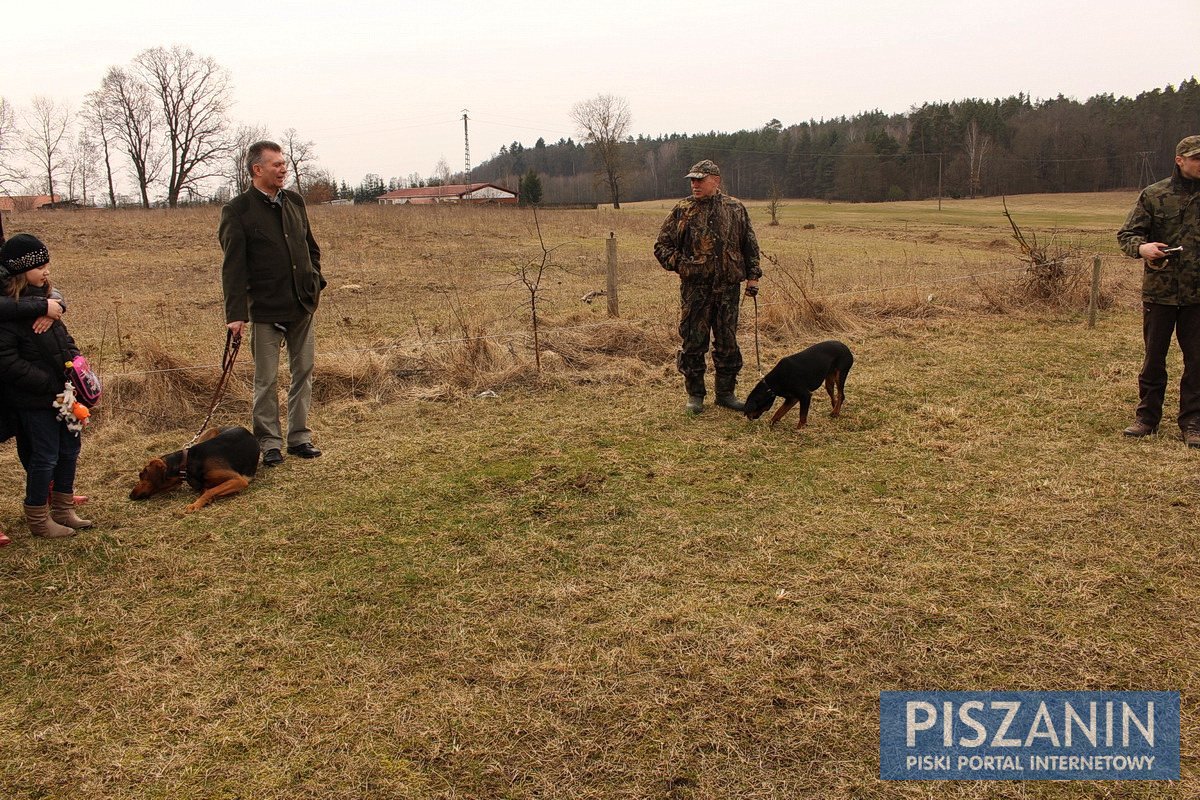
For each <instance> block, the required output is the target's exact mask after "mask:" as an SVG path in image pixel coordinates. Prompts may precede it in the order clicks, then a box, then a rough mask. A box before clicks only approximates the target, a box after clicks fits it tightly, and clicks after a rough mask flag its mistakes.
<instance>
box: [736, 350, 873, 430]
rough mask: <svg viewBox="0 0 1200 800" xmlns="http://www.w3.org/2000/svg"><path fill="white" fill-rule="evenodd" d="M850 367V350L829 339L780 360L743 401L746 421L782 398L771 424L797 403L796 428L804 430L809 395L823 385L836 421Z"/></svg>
mask: <svg viewBox="0 0 1200 800" xmlns="http://www.w3.org/2000/svg"><path fill="white" fill-rule="evenodd" d="M853 365H854V354H853V353H851V352H850V348H849V347H846V345H844V344H842V343H841V342H838V341H834V340H832V339H831V340H830V341H828V342H821V343H820V344H814V345H813V346H812V347H809V348H808V349H806V350H801V351H800V352H799V353H795V354H793V355H790V356H787V357H786V358H783V359H780V361H779V363H778V364H776V365H775V369H773V370H771V371H770V372H768V373H767V374H766V377H764V378H763V379H762V380H761V381H759V382H758V385H757V386H755V387H754V389H753V391H751V392H750V396H749V397H747V398H746V410H745V414H746V417H747V419H758V418H759V417H761V416H762V415H763V412H765V411H767V409H769V408H770V407H771V406H773V405H774V404H775V398H776V397H782V398H783V405H782V406H780V408H779V410H778V411H776V412H775V416H773V417H771V424H772V425H774V424H775V423H776V422H779V420H780V418H782V417H783V415H784V414H786V413H787V412H788V411H790V410H791V408H792V406H794V405H796V403H799V404H800V422H799V423H798V424H797V425H796V428H797V429H799V428H803V427H804V426H805V425H807V424H808V407H809V405H810V404H811V403H812V393H813V392H815V391H816V390H817V389H819V388H820V387H821V384H822V383H824V384H825V391H827V392H829V400H830V402H832V403H833V416H835V417H837V416H839V415H840V414H841V413H842V403H844V402H845V401H846V376H847V375H848V374H849V373H850V367H852V366H853Z"/></svg>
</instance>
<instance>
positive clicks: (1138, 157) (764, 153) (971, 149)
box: [471, 77, 1200, 203]
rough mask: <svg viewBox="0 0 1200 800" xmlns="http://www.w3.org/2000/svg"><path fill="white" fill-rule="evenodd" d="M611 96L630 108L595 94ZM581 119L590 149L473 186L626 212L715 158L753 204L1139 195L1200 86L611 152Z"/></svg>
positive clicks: (494, 163) (1197, 99)
mask: <svg viewBox="0 0 1200 800" xmlns="http://www.w3.org/2000/svg"><path fill="white" fill-rule="evenodd" d="M605 99H608V100H610V101H611V100H617V101H619V100H620V99H619V98H608V97H606V96H601V97H598V98H595V100H605ZM588 102H594V101H588ZM583 105H584V104H580V105H577V106H576V110H580V109H581V107H582V106H583ZM585 110H586V109H585ZM609 116H610V117H611V112H610V113H609ZM573 118H574V119H575V120H576V123H577V125H579V129H580V134H581V139H582V141H581V142H576V141H575V140H574V139H572V138H562V139H559V140H558V141H557V142H554V143H547V142H546V141H545V140H544V139H538V140H537V142H535V143H534V145H533V146H532V147H526V146H524V145H522V144H521V143H520V142H515V141H514V142H513V143H512V144H511V145H506V146H505V147H502V148H501V150H500V152H499V154H497V155H496V156H495V157H493V158H491V159H489V160H488V161H486V162H484V163H483V164H480V165H479V166H478V167H476V168H475V169H473V170H472V171H471V180H473V181H480V182H494V183H500V184H503V185H508V186H516V185H518V184H519V182H520V181H521V180H522V179H524V178H525V177H526V176H528V174H529V173H530V172H532V173H534V174H536V175H538V176H539V177H540V179H541V185H542V187H543V193H544V201H545V202H547V203H578V202H597V201H601V202H618V203H619V201H620V200H648V199H656V198H662V197H675V196H682V195H684V194H686V191H687V185H686V182H685V181H684V180H683V177H682V176H683V175H684V174H685V173H686V172H687V169H688V167H690V166H691V165H692V164H693V163H695V162H697V161H700V160H701V159H705V158H711V159H713V160H715V161H716V162H718V164H720V166H721V171H722V175H723V179H724V186H725V189H726V191H728V192H729V193H731V194H734V195H738V196H741V197H747V198H769V197H772V196H780V195H782V196H787V197H805V198H818V199H827V200H848V201H880V200H916V199H923V198H930V197H935V196H947V197H975V196H979V195H997V194H1018V193H1040V192H1092V191H1108V190H1112V189H1127V188H1135V187H1141V186H1144V185H1146V184H1149V183H1152V182H1153V181H1155V180H1158V179H1161V178H1164V177H1166V176H1167V175H1169V174H1170V172H1171V168H1172V164H1173V157H1174V147H1175V143H1176V142H1177V141H1178V140H1179V139H1181V138H1182V137H1183V136H1186V135H1189V134H1193V133H1197V132H1200V83H1198V82H1197V80H1196V78H1195V77H1191V78H1189V79H1187V80H1185V81H1183V82H1182V83H1180V84H1179V85H1178V86H1167V87H1166V88H1163V89H1153V90H1150V91H1146V92H1142V93H1140V94H1138V95H1137V96H1136V97H1132V98H1130V97H1116V96H1114V95H1112V94H1100V95H1096V96H1094V97H1091V98H1089V99H1087V100H1086V101H1084V102H1080V101H1077V100H1075V99H1072V98H1067V97H1063V96H1061V95H1060V96H1058V97H1056V98H1053V99H1050V100H1038V101H1034V100H1032V99H1031V98H1030V97H1029V96H1027V95H1025V94H1018V95H1015V96H1011V97H1006V98H1002V99H993V100H984V99H967V100H956V101H952V102H939V103H924V104H922V105H920V106H915V107H913V108H912V109H910V110H909V111H908V112H907V113H904V114H884V113H882V112H879V111H869V112H864V113H861V114H856V115H854V116H852V117H838V118H836V119H829V120H812V121H809V122H802V123H799V124H794V125H786V126H785V125H783V124H782V123H781V122H780V121H779V120H778V119H772V120H770V121H769V122H767V123H766V124H764V125H763V126H762V127H760V128H756V129H752V130H740V131H736V132H734V133H718V132H709V133H701V134H669V135H664V136H656V137H647V136H637V137H634V136H629V135H627V134H625V133H624V132H621V136H620V137H619V139H618V140H617V141H615V142H614V141H612V140H611V138H610V139H609V141H608V146H607V147H605V146H604V141H603V136H598V135H597V134H596V130H595V129H594V128H593V129H588V128H587V127H585V126H584V125H583V123H582V122H581V121H580V118H579V116H578V115H575V114H573ZM592 119H593V121H595V117H594V116H593V118H592ZM611 133H612V130H608V131H603V130H602V131H601V134H611ZM614 153H615V156H614ZM614 157H615V158H616V161H617V165H618V167H617V170H616V175H615V176H614V174H613V170H612V168H611V163H610V162H611V161H612V160H613V159H614Z"/></svg>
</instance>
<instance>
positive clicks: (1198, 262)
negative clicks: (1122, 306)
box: [1117, 169, 1200, 306]
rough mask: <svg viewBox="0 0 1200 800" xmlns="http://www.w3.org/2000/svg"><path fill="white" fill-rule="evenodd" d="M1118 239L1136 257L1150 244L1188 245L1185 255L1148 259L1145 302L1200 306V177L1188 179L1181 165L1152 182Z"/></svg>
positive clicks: (1143, 297) (1143, 193)
mask: <svg viewBox="0 0 1200 800" xmlns="http://www.w3.org/2000/svg"><path fill="white" fill-rule="evenodd" d="M1117 241H1118V242H1120V244H1121V250H1122V251H1123V252H1124V253H1125V255H1127V256H1129V257H1130V258H1139V257H1140V256H1139V254H1138V248H1139V247H1140V246H1141V245H1143V244H1145V243H1146V242H1164V243H1166V244H1167V245H1169V246H1171V247H1177V246H1179V245H1182V246H1183V252H1182V253H1176V254H1174V255H1172V256H1170V257H1169V258H1166V259H1162V260H1159V261H1144V266H1143V271H1142V300H1143V301H1144V302H1147V303H1161V304H1163V305H1171V306H1186V305H1196V304H1200V181H1190V180H1187V179H1185V178H1184V177H1183V176H1181V175H1180V174H1179V170H1178V169H1176V170H1175V174H1174V175H1173V176H1172V177H1170V178H1167V179H1166V180H1162V181H1159V182H1158V183H1154V184H1151V185H1150V186H1147V187H1146V188H1145V189H1143V190H1142V194H1141V196H1139V197H1138V200H1137V203H1136V204H1135V205H1134V206H1133V210H1132V211H1130V212H1129V218H1128V219H1126V220H1125V224H1124V225H1123V226H1121V230H1119V231H1117Z"/></svg>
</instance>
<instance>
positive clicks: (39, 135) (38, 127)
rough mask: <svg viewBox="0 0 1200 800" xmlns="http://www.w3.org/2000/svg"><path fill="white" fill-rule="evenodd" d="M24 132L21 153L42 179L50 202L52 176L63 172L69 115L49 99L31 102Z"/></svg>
mask: <svg viewBox="0 0 1200 800" xmlns="http://www.w3.org/2000/svg"><path fill="white" fill-rule="evenodd" d="M25 125H26V131H25V136H24V139H23V142H22V149H23V150H24V151H25V152H26V153H28V154H29V157H30V158H32V159H33V160H34V162H35V163H36V164H37V166H38V168H39V169H40V170H41V172H42V175H44V176H45V178H46V193H47V194H49V195H50V199H51V201H53V200H54V173H55V172H58V171H59V170H60V169H62V168H63V166H64V164H65V161H66V159H65V153H63V144H64V143H65V142H66V141H67V128H69V127H70V125H71V115H70V113H69V112H68V111H67V108H66V106H62V105H59V104H58V103H56V102H54V100H52V99H50V98H49V97H35V98H33V105H32V108H31V109H30V111H29V113H28V114H26V115H25Z"/></svg>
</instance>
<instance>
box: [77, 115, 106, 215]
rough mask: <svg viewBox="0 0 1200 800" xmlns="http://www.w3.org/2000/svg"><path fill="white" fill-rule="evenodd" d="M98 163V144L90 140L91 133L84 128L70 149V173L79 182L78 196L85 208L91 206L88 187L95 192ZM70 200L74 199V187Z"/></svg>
mask: <svg viewBox="0 0 1200 800" xmlns="http://www.w3.org/2000/svg"><path fill="white" fill-rule="evenodd" d="M99 162H100V144H99V142H97V141H96V140H95V139H93V138H92V135H91V132H90V131H88V129H86V128H84V129H83V130H82V131H80V132H79V136H78V137H77V138H76V139H75V146H74V147H73V148H72V149H71V173H72V176H73V177H74V178H76V179H78V180H79V195H80V199H81V200H82V201H83V204H84V205H85V206H86V205H92V202H91V199H90V197H91V196H90V195H89V194H88V186H89V185H90V186H92V187H93V191H95V188H94V187H95V184H96V177H97V176H98V175H99V174H100V170H99ZM71 199H75V193H74V186H72V192H71Z"/></svg>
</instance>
